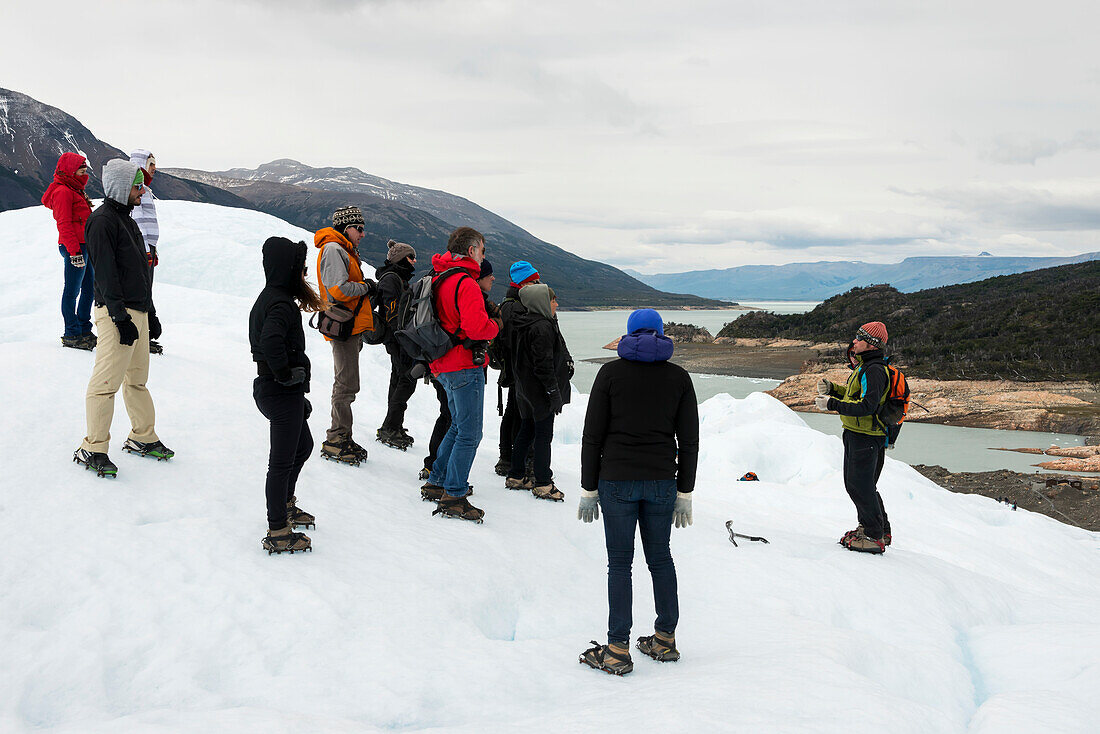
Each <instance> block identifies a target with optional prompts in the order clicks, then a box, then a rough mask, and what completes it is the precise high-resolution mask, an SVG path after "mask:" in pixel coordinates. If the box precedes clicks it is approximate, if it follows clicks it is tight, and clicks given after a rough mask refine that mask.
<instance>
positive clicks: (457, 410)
mask: <svg viewBox="0 0 1100 734" xmlns="http://www.w3.org/2000/svg"><path fill="white" fill-rule="evenodd" d="M436 379H437V380H439V384H441V385H442V386H443V389H444V391H446V393H447V409H448V410H450V411H451V427H450V428H448V429H447V433H446V434H445V435H444V436H443V441H441V442H440V444H439V451H438V453H436V457H435V462H434V463H433V464H432V472H431V475H430V476H429V477H428V481H429V482H431V483H432V484H437V485H441V486H442V487H443V489H445V490H446V492H447V494H449V495H451V496H452V497H462V496H463V495H465V494H466V492H467V489H468V486H467V480H468V479H469V477H470V467H471V466H473V463H474V456H475V455H476V454H477V446H478V444H479V443H481V424H482V421H483V420H484V417H485V371H484V370H482V369H481V368H480V367H473V368H471V369H468V370H458V371H457V372H444V373H443V374H441V375H439V377H437V378H436Z"/></svg>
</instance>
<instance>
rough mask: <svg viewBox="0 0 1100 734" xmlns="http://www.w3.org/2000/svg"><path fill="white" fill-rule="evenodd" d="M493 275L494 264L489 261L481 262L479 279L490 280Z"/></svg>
mask: <svg viewBox="0 0 1100 734" xmlns="http://www.w3.org/2000/svg"><path fill="white" fill-rule="evenodd" d="M492 274H493V264H492V263H491V262H489V261H488V260H482V261H481V272H480V273H478V276H477V279H478V280H481V279H482V278H488V277H489V276H490V275H492Z"/></svg>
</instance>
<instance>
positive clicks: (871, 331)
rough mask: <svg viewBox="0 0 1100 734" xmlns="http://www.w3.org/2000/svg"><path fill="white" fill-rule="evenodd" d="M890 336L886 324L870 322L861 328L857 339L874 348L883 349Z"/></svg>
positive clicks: (857, 333)
mask: <svg viewBox="0 0 1100 734" xmlns="http://www.w3.org/2000/svg"><path fill="white" fill-rule="evenodd" d="M889 338H890V336H889V334H887V333H886V324H884V323H882V322H881V321H868V322H867V323H866V324H864V325H863V326H861V327H859V331H857V332H856V339H862V340H863V341H865V342H867V343H868V344H870V345H871V346H873V347H878V348H879V349H882V348H883V347H884V346H886V340H887V339H889Z"/></svg>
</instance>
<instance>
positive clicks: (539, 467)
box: [508, 413, 554, 486]
mask: <svg viewBox="0 0 1100 734" xmlns="http://www.w3.org/2000/svg"><path fill="white" fill-rule="evenodd" d="M552 438H554V414H553V413H551V414H550V416H549V417H548V418H544V419H542V420H541V421H536V420H532V419H530V418H520V419H519V433H517V434H516V444H515V445H514V446H513V447H512V466H511V468H510V469H508V476H509V477H512V478H514V479H522V478H523V477H524V475H525V474H526V473H527V468H526V466H525V464H526V463H527V462H526V458H527V452H528V451H530V450H531V449H532V444H534V452H535V485H536V486H545V485H547V484H550V483H551V481H553V479H554V475H553V474H552V473H551V472H550V440H551V439H552Z"/></svg>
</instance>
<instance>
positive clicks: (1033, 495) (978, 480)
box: [913, 464, 1100, 530]
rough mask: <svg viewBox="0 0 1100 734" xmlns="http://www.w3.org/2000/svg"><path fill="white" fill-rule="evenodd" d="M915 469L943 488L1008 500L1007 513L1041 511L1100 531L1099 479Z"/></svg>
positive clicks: (934, 467)
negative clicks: (1014, 509) (1015, 509)
mask: <svg viewBox="0 0 1100 734" xmlns="http://www.w3.org/2000/svg"><path fill="white" fill-rule="evenodd" d="M913 468H914V469H916V470H917V471H918V472H920V473H921V474H923V475H924V476H925V477H927V478H928V479H930V480H932V481H933V482H935V483H936V484H938V485H939V486H941V487H943V488H944V489H947V490H950V491H952V492H959V493H961V494H980V495H982V496H983V497H989V498H991V499H1000V500H1002V501H1004V500H1007V503H1008V504H1004V505H1003V507H1004V511H1005V512H1012V508H1013V506H1015V507H1017V508H1019V510H1028V511H1030V512H1038V513H1041V514H1043V515H1046V516H1047V517H1051V518H1054V519H1055V520H1058V521H1059V522H1064V523H1067V524H1069V525H1075V526H1077V527H1079V528H1084V529H1085V530H1100V480H1098V479H1097V478H1095V477H1093V478H1087V477H1085V478H1082V477H1074V476H1059V475H1055V474H1042V475H1033V474H1020V473H1019V472H1013V471H1008V470H1006V469H1001V470H998V471H983V472H950V471H948V470H947V469H944V468H943V467H942V466H927V465H924V464H914V465H913Z"/></svg>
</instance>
